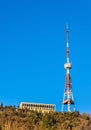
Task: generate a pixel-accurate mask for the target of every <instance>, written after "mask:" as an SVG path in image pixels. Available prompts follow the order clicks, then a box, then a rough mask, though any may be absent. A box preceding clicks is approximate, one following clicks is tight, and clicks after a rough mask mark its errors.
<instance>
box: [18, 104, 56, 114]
mask: <svg viewBox="0 0 91 130" xmlns="http://www.w3.org/2000/svg"><path fill="white" fill-rule="evenodd" d="M19 108H20V109H29V110H33V111H38V112H40V111H41V112H42V113H45V112H47V113H49V112H50V111H56V105H55V104H42V103H31V102H21V103H20V105H19Z"/></svg>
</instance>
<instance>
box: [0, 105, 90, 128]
mask: <svg viewBox="0 0 91 130" xmlns="http://www.w3.org/2000/svg"><path fill="white" fill-rule="evenodd" d="M0 130H91V116H90V115H88V114H86V113H84V114H82V115H81V114H80V113H79V112H77V111H75V112H73V113H68V112H65V113H61V112H50V113H44V114H43V113H41V112H37V111H29V110H27V109H22V110H21V109H16V108H15V106H7V107H3V106H2V107H1V109H0Z"/></svg>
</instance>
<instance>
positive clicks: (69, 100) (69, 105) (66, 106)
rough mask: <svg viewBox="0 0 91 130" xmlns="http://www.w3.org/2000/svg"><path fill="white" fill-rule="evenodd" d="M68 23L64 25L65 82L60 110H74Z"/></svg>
mask: <svg viewBox="0 0 91 130" xmlns="http://www.w3.org/2000/svg"><path fill="white" fill-rule="evenodd" d="M68 34H69V30H68V25H66V60H67V62H66V63H65V64H64V68H65V69H66V82H65V87H64V96H63V102H62V112H64V111H68V112H71V111H74V110H75V106H74V98H73V92H72V82H71V75H70V70H71V68H72V63H71V62H70V50H69V40H68Z"/></svg>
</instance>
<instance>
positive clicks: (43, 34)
mask: <svg viewBox="0 0 91 130" xmlns="http://www.w3.org/2000/svg"><path fill="white" fill-rule="evenodd" d="M66 23H68V24H69V30H70V33H69V42H70V52H71V54H70V61H71V62H72V65H73V68H72V70H71V77H72V87H73V93H74V98H75V103H76V108H77V110H78V111H80V112H81V113H82V112H87V113H91V103H90V102H91V61H90V60H91V1H90V0H76V1H73V0H69V1H67V0H64V1H62V0H46V1H43V0H13V1H10V0H8V1H6V0H3V1H1V2H0V102H3V103H4V105H16V106H18V105H19V103H20V102H22V101H26V102H38V103H53V104H56V106H57V110H58V111H61V103H62V100H63V92H64V83H65V74H66V71H65V69H64V63H65V62H66V52H65V51H66V50H65V49H66V39H65V37H66V36H65V29H66Z"/></svg>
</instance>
